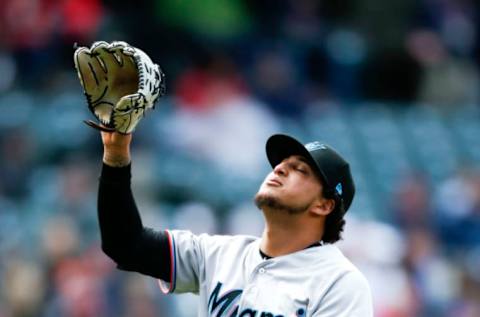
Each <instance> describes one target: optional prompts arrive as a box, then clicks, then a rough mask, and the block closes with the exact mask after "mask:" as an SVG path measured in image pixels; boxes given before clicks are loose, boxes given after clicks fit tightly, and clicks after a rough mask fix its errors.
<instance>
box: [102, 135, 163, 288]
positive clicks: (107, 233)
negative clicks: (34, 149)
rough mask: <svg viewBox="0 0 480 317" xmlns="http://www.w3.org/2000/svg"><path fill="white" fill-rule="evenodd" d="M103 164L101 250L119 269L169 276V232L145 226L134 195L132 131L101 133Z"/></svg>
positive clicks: (155, 275)
mask: <svg viewBox="0 0 480 317" xmlns="http://www.w3.org/2000/svg"><path fill="white" fill-rule="evenodd" d="M101 134H102V142H103V148H104V152H103V167H102V172H101V176H100V184H99V190H98V220H99V224H100V233H101V239H102V250H103V251H104V252H105V254H107V255H108V256H109V257H110V258H111V259H112V260H114V261H115V262H116V263H117V265H118V268H119V269H122V270H126V271H136V272H140V273H143V274H146V275H150V276H153V277H155V278H159V279H162V280H165V281H169V278H170V270H171V268H170V248H169V242H168V237H167V234H166V233H165V232H164V231H154V230H152V229H150V228H145V227H144V226H143V224H142V220H141V217H140V214H139V211H138V209H137V206H136V204H135V200H134V197H133V194H132V190H131V186H130V184H131V183H130V180H131V157H130V143H131V141H132V135H131V134H127V135H125V134H120V133H117V132H101Z"/></svg>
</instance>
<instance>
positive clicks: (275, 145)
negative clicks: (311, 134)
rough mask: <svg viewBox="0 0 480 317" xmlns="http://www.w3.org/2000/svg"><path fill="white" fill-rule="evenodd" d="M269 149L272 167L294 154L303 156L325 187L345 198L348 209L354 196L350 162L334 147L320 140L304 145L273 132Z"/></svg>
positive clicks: (267, 145) (268, 142)
mask: <svg viewBox="0 0 480 317" xmlns="http://www.w3.org/2000/svg"><path fill="white" fill-rule="evenodd" d="M266 149H267V157H268V161H269V162H270V165H272V167H275V166H277V165H278V164H279V163H280V162H281V161H283V160H284V159H286V158H287V157H289V156H292V155H300V156H302V157H304V158H305V159H306V160H307V161H308V162H309V164H310V166H311V167H312V168H313V170H314V171H315V172H316V173H317V175H318V176H319V177H320V179H321V180H322V181H323V184H324V186H326V189H327V190H330V191H333V192H336V193H337V194H338V195H339V196H340V198H341V199H342V200H343V204H344V207H345V211H347V210H348V208H349V207H350V205H351V204H352V200H353V196H354V195H355V184H354V182H353V177H352V173H351V172H350V165H349V164H348V162H347V161H346V160H345V159H344V158H343V157H342V156H341V155H340V154H338V152H337V151H336V150H334V149H333V148H332V147H331V146H329V145H327V144H325V143H322V142H319V141H314V142H310V143H307V144H305V145H303V144H302V143H301V142H299V141H297V140H296V139H294V138H292V137H291V136H288V135H285V134H274V135H272V136H271V137H270V138H269V139H268V140H267V144H266Z"/></svg>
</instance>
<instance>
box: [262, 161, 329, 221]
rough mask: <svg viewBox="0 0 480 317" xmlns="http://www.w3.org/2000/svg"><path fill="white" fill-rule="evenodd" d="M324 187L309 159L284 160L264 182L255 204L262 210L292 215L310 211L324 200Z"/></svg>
mask: <svg viewBox="0 0 480 317" xmlns="http://www.w3.org/2000/svg"><path fill="white" fill-rule="evenodd" d="M321 193H322V184H321V183H320V181H319V180H318V178H317V176H316V174H315V172H314V171H313V170H312V168H311V167H310V165H309V164H308V163H307V162H306V160H305V159H304V158H303V157H301V156H298V155H295V156H290V157H288V158H286V159H284V160H283V161H282V162H281V163H280V164H278V165H277V166H275V168H274V169H273V170H272V172H270V173H269V174H268V175H267V177H266V178H265V180H264V181H263V183H262V185H261V186H260V189H259V190H258V193H257V195H256V196H255V203H256V204H257V206H258V207H259V208H262V209H263V208H272V209H283V210H286V211H288V212H290V213H300V212H304V211H306V210H308V209H309V208H310V206H312V204H313V203H314V202H316V201H317V199H319V198H320V197H321Z"/></svg>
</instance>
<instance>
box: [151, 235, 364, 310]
mask: <svg viewBox="0 0 480 317" xmlns="http://www.w3.org/2000/svg"><path fill="white" fill-rule="evenodd" d="M167 232H168V234H169V240H170V251H171V254H172V255H173V256H172V263H171V268H172V270H171V272H172V274H171V280H170V281H169V282H165V281H160V287H161V288H162V290H163V291H164V292H166V293H171V292H176V293H184V292H192V293H196V294H199V296H200V305H199V313H198V316H199V317H207V316H209V317H307V316H308V317H310V316H318V317H330V316H332V317H333V316H335V317H370V316H373V312H372V300H371V295H370V288H369V286H368V283H367V281H366V279H365V278H364V277H363V275H362V274H361V273H360V271H358V270H357V269H356V268H355V267H354V265H353V264H352V263H351V262H350V261H349V260H348V259H347V258H346V257H345V256H344V255H343V254H342V252H341V251H340V250H339V249H338V248H337V247H336V246H334V245H331V244H325V245H322V246H319V247H312V248H307V249H304V250H301V251H298V252H294V253H291V254H288V255H283V256H278V257H275V258H271V259H263V258H262V257H261V255H260V252H259V250H260V248H259V247H260V239H259V238H257V237H251V236H211V235H207V234H202V235H199V236H196V235H193V234H192V233H191V232H189V231H180V230H173V231H167Z"/></svg>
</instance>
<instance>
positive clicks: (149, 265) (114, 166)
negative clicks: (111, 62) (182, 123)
mask: <svg viewBox="0 0 480 317" xmlns="http://www.w3.org/2000/svg"><path fill="white" fill-rule="evenodd" d="M107 44H108V43H107ZM107 44H102V45H104V46H105V45H107ZM125 45H128V44H125ZM107 48H108V47H107ZM133 49H135V48H133ZM86 50H87V53H89V54H91V53H92V52H93V53H95V52H96V51H97V49H96V47H92V49H90V50H88V49H86ZM111 50H112V51H114V49H111ZM77 51H78V50H77ZM107 51H108V50H107ZM80 53H81V52H77V53H76V56H77V57H78V55H79V54H80ZM117 53H118V50H117ZM122 54H123V53H122V52H120V53H119V55H120V56H121V57H122V58H127V57H126V56H124V55H122ZM92 55H95V54H92ZM95 58H96V57H95ZM106 58H109V57H106ZM80 59H81V57H80ZM80 59H79V62H76V66H77V70H78V71H79V76H80V79H81V82H82V85H83V86H84V88H85V87H86V86H88V84H87V83H86V82H85V81H86V80H88V78H87V79H85V78H86V77H85V76H87V75H86V74H83V73H84V72H90V71H91V70H92V68H90V67H88V68H87V67H85V68H84V69H83V70H82V67H83V66H82V65H81V63H82V62H81V60H80ZM86 59H87V58H86ZM91 63H93V62H91ZM100 63H101V62H100ZM99 67H100V66H99ZM89 69H90V70H89ZM93 77H95V76H91V77H90V80H92V81H93V80H94V78H93ZM158 78H162V79H161V81H163V76H162V74H161V75H160V76H159V77H158ZM155 83H157V82H155ZM153 86H155V85H153ZM100 90H101V89H100ZM90 91H91V89H90V90H89V89H87V88H85V93H86V94H91V92H90ZM154 91H155V89H154ZM147 99H148V98H147ZM87 100H90V101H91V100H92V97H90V98H88V97H87ZM117 102H118V100H117ZM92 104H93V103H92ZM89 105H91V104H90V103H89ZM116 107H117V106H116V104H115V103H114V104H113V105H112V109H111V110H110V112H111V113H109V114H108V111H107V115H104V119H105V118H107V120H101V122H102V124H101V125H98V126H97V127H100V128H101V129H103V130H104V131H102V132H101V137H102V141H103V147H104V152H103V167H102V172H101V176H100V183H99V192H98V217H99V224H100V232H101V239H102V249H103V250H104V252H105V253H106V254H107V255H108V256H109V257H111V258H112V259H113V261H115V262H116V263H117V265H118V268H119V269H122V270H126V271H136V272H140V273H142V274H146V275H149V276H152V277H154V278H156V279H158V281H159V285H160V287H161V289H162V290H163V291H164V292H165V293H184V292H192V293H196V294H198V295H199V296H200V306H199V312H198V316H201V317H206V316H211V317H223V316H225V317H247V316H248V317H287V316H288V317H291V316H297V317H303V316H309V317H310V316H316V317H330V316H332V317H333V316H335V317H369V316H373V313H372V301H371V295H370V289H369V286H368V283H367V281H366V279H365V278H364V276H363V275H362V274H361V273H360V272H359V271H358V269H357V268H355V266H354V265H353V264H352V263H351V262H350V261H349V260H348V259H347V258H346V257H345V256H344V255H343V254H342V252H341V251H340V250H339V249H338V248H337V247H336V246H335V244H334V243H335V242H336V241H338V240H339V239H340V238H341V237H340V235H341V232H342V230H343V226H344V224H345V221H344V219H343V217H344V214H345V212H346V211H347V210H348V208H349V207H350V204H351V203H352V200H353V197H354V192H355V187H354V182H353V179H352V175H351V173H350V168H349V164H348V163H347V162H346V161H345V160H344V159H343V158H342V157H341V156H340V155H339V154H338V153H337V152H336V151H335V150H334V149H333V148H331V147H330V146H328V145H326V144H323V143H320V142H312V143H308V144H306V145H303V144H302V143H300V142H299V141H297V140H296V139H294V138H292V137H290V136H287V135H282V134H276V135H273V136H271V137H270V138H269V139H268V140H267V142H266V155H267V158H268V161H269V162H270V164H271V166H272V171H271V172H270V173H269V174H268V175H267V176H266V178H265V180H264V181H263V183H262V184H261V185H260V188H259V190H258V192H257V193H256V195H255V204H256V205H257V207H258V208H259V209H260V210H261V212H262V213H263V216H264V219H265V227H264V231H263V234H262V236H261V237H253V236H246V235H245V236H242V235H239V236H220V235H214V236H212V235H208V234H201V235H194V234H192V233H191V232H189V231H183V230H163V231H158V230H153V229H150V228H146V227H144V226H143V224H142V220H141V217H140V214H139V211H138V209H137V207H136V204H135V200H134V197H133V194H132V190H131V164H132V163H131V156H130V143H131V140H132V134H131V132H132V131H133V130H132V129H130V130H129V128H125V127H129V126H130V123H129V124H127V125H125V124H124V120H115V116H116V115H117V114H116V111H117V110H116ZM92 108H93V111H92V112H93V113H95V107H94V106H93V107H92V106H91V109H92ZM147 108H148V107H147ZM124 109H125V107H123V108H122V109H121V111H122V112H121V115H123V112H124ZM104 114H105V113H104ZM97 117H98V116H97ZM109 117H110V118H113V119H112V120H113V121H110V119H109ZM135 118H141V116H136V117H134V119H132V120H127V121H128V122H134V124H133V126H136V123H138V120H139V119H138V120H137V119H135ZM99 119H100V118H99ZM112 122H113V123H112ZM117 122H120V123H119V124H117ZM179 177H188V175H179Z"/></svg>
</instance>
